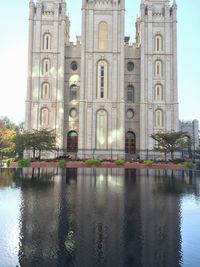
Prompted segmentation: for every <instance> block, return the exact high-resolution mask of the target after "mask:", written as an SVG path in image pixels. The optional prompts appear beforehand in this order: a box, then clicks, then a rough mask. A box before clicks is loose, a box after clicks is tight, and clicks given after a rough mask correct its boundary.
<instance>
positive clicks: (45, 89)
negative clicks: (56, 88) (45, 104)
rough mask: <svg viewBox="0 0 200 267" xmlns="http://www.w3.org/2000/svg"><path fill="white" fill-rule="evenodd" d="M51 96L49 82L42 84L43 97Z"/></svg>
mask: <svg viewBox="0 0 200 267" xmlns="http://www.w3.org/2000/svg"><path fill="white" fill-rule="evenodd" d="M49 97H50V86H49V83H46V82H45V83H43V84H42V90H41V99H49Z"/></svg>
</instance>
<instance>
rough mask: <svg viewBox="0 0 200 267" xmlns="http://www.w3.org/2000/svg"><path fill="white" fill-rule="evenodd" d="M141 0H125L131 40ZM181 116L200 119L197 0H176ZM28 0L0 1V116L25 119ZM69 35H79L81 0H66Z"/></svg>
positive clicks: (198, 0)
mask: <svg viewBox="0 0 200 267" xmlns="http://www.w3.org/2000/svg"><path fill="white" fill-rule="evenodd" d="M140 2H141V0H126V28H125V33H126V35H130V36H131V40H132V41H134V36H135V20H136V16H137V14H139V6H140ZM177 4H178V25H177V26H178V92H179V114H180V116H179V117H180V119H184V120H193V119H198V120H199V121H200V67H199V63H200V15H199V11H200V0H191V1H188V0H177ZM28 5H29V0H17V1H1V9H0V18H1V23H0V34H1V42H0V82H1V83H0V116H8V117H9V118H10V119H12V120H14V121H15V122H16V123H18V122H20V121H23V120H24V113H25V98H26V77H27V44H28V14H29V8H28ZM67 13H68V14H69V17H70V20H71V39H72V40H75V36H76V35H81V0H68V1H67Z"/></svg>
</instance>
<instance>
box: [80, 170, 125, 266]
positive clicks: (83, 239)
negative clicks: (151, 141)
mask: <svg viewBox="0 0 200 267" xmlns="http://www.w3.org/2000/svg"><path fill="white" fill-rule="evenodd" d="M123 177H124V170H122V169H121V170H112V169H93V170H91V169H84V170H79V172H78V184H77V185H78V192H77V193H78V198H77V201H78V202H77V207H78V208H77V211H76V222H77V244H78V247H77V258H76V261H77V266H123V261H122V260H123V234H124V233H123V220H124V179H123Z"/></svg>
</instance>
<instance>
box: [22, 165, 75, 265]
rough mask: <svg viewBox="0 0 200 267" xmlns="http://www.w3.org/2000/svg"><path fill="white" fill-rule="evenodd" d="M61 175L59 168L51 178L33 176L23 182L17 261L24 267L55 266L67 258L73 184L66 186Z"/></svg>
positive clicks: (72, 204) (72, 206) (73, 193)
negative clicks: (66, 241)
mask: <svg viewBox="0 0 200 267" xmlns="http://www.w3.org/2000/svg"><path fill="white" fill-rule="evenodd" d="M56 171H57V170H56ZM64 176H65V173H63V174H62V173H61V171H58V174H57V175H55V176H54V177H53V178H51V176H50V175H49V177H48V178H47V177H46V178H43V179H42V177H40V179H37V175H36V176H35V177H33V179H26V180H23V181H22V185H21V188H22V207H21V233H20V235H21V245H20V251H19V261H20V264H21V266H23V267H29V266H30V267H32V266H40V267H46V266H48V267H55V266H62V261H64V262H66V263H67V262H69V261H70V255H69V253H68V251H67V250H66V248H65V237H66V236H67V234H68V232H69V231H70V230H71V225H70V224H72V221H73V216H72V212H71V210H70V209H74V203H75V195H76V193H75V190H76V186H75V184H74V183H72V184H70V182H69V183H68V185H67V186H66V181H67V179H68V177H66V179H64ZM69 191H70V192H71V194H69ZM69 195H70V197H69ZM73 201H74V202H73ZM69 207H70V209H68V208H69ZM59 264H60V265H59Z"/></svg>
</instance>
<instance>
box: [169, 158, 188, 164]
mask: <svg viewBox="0 0 200 267" xmlns="http://www.w3.org/2000/svg"><path fill="white" fill-rule="evenodd" d="M171 162H172V163H174V164H181V163H184V162H185V160H184V159H172V160H171Z"/></svg>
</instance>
